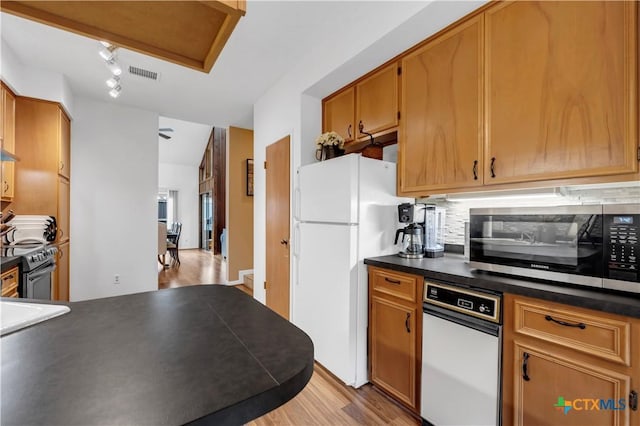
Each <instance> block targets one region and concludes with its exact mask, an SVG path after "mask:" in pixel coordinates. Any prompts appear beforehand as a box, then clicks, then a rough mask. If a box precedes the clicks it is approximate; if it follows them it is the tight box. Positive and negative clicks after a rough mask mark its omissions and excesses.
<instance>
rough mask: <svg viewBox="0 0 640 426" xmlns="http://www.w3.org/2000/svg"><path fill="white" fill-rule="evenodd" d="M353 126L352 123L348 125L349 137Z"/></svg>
mask: <svg viewBox="0 0 640 426" xmlns="http://www.w3.org/2000/svg"><path fill="white" fill-rule="evenodd" d="M351 127H352V125H351V124H349V127H347V135H348V136H349V137H351Z"/></svg>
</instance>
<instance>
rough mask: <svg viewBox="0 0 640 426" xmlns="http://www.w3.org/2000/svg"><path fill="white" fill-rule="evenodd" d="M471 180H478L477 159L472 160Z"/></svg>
mask: <svg viewBox="0 0 640 426" xmlns="http://www.w3.org/2000/svg"><path fill="white" fill-rule="evenodd" d="M473 180H478V160H473Z"/></svg>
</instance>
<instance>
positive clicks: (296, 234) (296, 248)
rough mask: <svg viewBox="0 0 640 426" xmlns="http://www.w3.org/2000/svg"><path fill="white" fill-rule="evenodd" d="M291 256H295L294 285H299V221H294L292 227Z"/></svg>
mask: <svg viewBox="0 0 640 426" xmlns="http://www.w3.org/2000/svg"><path fill="white" fill-rule="evenodd" d="M293 257H294V258H296V260H297V261H296V262H293V265H294V267H295V269H296V270H295V280H296V281H295V282H296V286H297V285H300V260H299V259H300V223H296V225H295V226H294V227H293Z"/></svg>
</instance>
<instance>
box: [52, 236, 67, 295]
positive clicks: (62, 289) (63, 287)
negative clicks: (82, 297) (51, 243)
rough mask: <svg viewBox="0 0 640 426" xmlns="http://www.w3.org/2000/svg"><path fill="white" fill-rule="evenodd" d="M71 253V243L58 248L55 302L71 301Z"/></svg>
mask: <svg viewBox="0 0 640 426" xmlns="http://www.w3.org/2000/svg"><path fill="white" fill-rule="evenodd" d="M69 253H70V243H68V242H67V243H64V244H62V245H60V246H59V247H58V258H57V261H56V273H55V275H56V277H55V289H54V294H53V297H54V299H55V300H60V301H64V302H68V301H69Z"/></svg>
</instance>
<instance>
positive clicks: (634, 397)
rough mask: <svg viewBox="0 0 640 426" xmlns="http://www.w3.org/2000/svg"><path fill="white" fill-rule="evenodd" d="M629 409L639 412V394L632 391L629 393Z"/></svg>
mask: <svg viewBox="0 0 640 426" xmlns="http://www.w3.org/2000/svg"><path fill="white" fill-rule="evenodd" d="M629 408H630V409H631V410H633V411H638V392H636V391H634V390H632V391H631V392H629Z"/></svg>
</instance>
